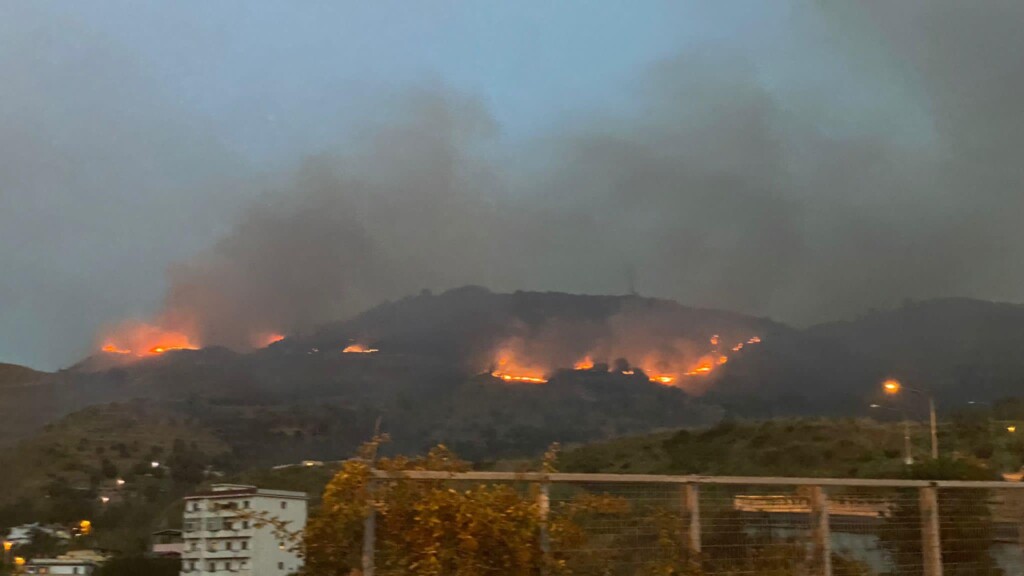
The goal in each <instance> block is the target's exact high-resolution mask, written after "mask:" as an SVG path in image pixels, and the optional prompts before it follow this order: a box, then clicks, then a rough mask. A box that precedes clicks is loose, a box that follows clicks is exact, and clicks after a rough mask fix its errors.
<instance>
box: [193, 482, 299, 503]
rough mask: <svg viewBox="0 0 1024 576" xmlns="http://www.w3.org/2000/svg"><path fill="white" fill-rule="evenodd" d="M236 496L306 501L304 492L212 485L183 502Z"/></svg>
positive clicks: (237, 485) (234, 485) (235, 485)
mask: <svg viewBox="0 0 1024 576" xmlns="http://www.w3.org/2000/svg"><path fill="white" fill-rule="evenodd" d="M238 496H267V497H270V498H288V499H292V500H308V499H309V497H308V496H307V495H306V493H305V492H293V491H291V490H267V489H264V488H257V487H255V486H247V485H245V484H214V485H213V486H211V487H210V490H208V491H206V492H199V493H196V494H192V495H190V496H185V500H212V499H218V498H237V497H238Z"/></svg>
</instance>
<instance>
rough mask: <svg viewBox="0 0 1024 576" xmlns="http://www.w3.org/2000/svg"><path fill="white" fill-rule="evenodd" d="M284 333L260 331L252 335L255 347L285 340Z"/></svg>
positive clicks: (262, 346) (263, 346)
mask: <svg viewBox="0 0 1024 576" xmlns="http://www.w3.org/2000/svg"><path fill="white" fill-rule="evenodd" d="M284 338H285V336H284V334H278V333H277V332H260V333H258V334H256V335H254V336H253V337H252V345H253V348H266V347H267V346H270V345H271V344H273V343H275V342H280V341H281V340H284Z"/></svg>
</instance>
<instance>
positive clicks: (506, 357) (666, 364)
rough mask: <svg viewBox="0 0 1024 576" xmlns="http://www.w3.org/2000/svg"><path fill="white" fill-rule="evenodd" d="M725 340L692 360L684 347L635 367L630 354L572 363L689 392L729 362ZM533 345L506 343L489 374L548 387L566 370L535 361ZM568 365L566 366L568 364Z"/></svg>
mask: <svg viewBox="0 0 1024 576" xmlns="http://www.w3.org/2000/svg"><path fill="white" fill-rule="evenodd" d="M722 342H723V339H722V337H720V336H719V335H718V334H715V335H713V336H711V337H710V338H709V339H708V343H709V345H710V350H709V351H706V352H704V353H701V354H699V355H698V356H697V359H696V360H693V359H692V357H693V355H692V354H686V353H685V352H680V351H679V350H681V349H682V348H684V347H682V346H677V347H675V348H674V350H675V351H676V352H677V353H676V354H673V353H668V352H662V351H647V352H642V353H640V354H634V356H636V357H639V358H640V361H639V362H638V363H636V364H632V363H631V362H630V360H629V356H628V355H624V354H623V355H618V354H613V355H608V354H602V353H601V352H600V351H594V352H589V353H587V354H586V355H584V356H582V357H581V358H579V359H578V360H576V361H575V362H573V363H572V370H573V371H576V372H591V371H599V372H604V373H617V374H621V375H623V376H635V375H641V374H642V375H644V376H646V378H647V379H648V380H649V381H651V382H654V383H656V384H662V385H664V386H678V387H680V388H686V389H688V390H691V391H693V390H695V389H696V390H700V389H703V388H704V387H705V386H706V385H696V381H697V380H706V379H707V378H708V377H709V376H711V375H713V374H714V373H715V372H716V370H717V369H718V367H720V366H722V365H724V364H726V363H727V362H728V361H729V356H728V355H727V354H726V353H725V352H723V351H722V348H721V347H722ZM760 342H761V338H760V337H759V336H753V337H750V338H747V339H744V340H740V341H739V342H737V343H736V344H734V345H733V346H731V347H730V348H729V350H731V351H732V352H733V353H738V352H740V351H742V350H744V349H747V348H748V347H749V346H752V345H755V344H759V343H760ZM530 348H531V346H530V345H529V344H528V343H527V342H526V341H524V340H523V339H520V338H516V339H511V340H509V341H506V342H505V343H504V344H502V345H501V346H500V347H499V348H498V350H497V352H495V354H494V361H493V364H492V368H491V370H490V375H491V376H493V377H494V378H497V379H499V380H502V381H504V382H522V383H528V384H545V383H547V382H548V380H549V379H550V378H551V376H552V375H553V374H555V373H556V372H558V371H560V370H565V369H566V368H564V366H560V365H559V363H558V362H557V361H554V362H553V363H545V362H542V361H540V360H537V359H534V358H533V357H531V355H530V354H529V352H528V350H529V349H530ZM608 357H612V358H616V360H615V361H614V363H613V364H611V365H610V364H609V363H607V362H602V361H595V358H608ZM566 364H567V363H566Z"/></svg>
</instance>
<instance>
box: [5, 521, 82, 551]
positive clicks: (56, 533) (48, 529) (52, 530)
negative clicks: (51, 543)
mask: <svg viewBox="0 0 1024 576" xmlns="http://www.w3.org/2000/svg"><path fill="white" fill-rule="evenodd" d="M37 532H38V533H42V534H46V535H47V536H51V537H53V538H56V539H58V540H70V539H71V533H70V532H68V530H67V528H65V527H63V526H52V525H46V524H40V523H38V522H34V523H32V524H22V525H21V526H15V527H14V528H11V531H10V533H8V534H7V538H6V540H7V541H9V542H13V543H14V545H15V546H21V545H22V544H29V543H30V542H32V535H33V534H35V533H37Z"/></svg>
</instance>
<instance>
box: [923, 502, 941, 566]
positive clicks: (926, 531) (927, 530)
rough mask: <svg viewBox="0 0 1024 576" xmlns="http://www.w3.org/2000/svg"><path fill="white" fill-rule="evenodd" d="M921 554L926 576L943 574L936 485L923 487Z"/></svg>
mask: <svg viewBox="0 0 1024 576" xmlns="http://www.w3.org/2000/svg"><path fill="white" fill-rule="evenodd" d="M920 496H921V498H920V500H921V504H920V506H921V554H922V561H923V565H924V576H942V542H941V540H940V538H939V498H938V490H937V489H936V488H935V487H934V486H928V487H925V488H921V495H920Z"/></svg>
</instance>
